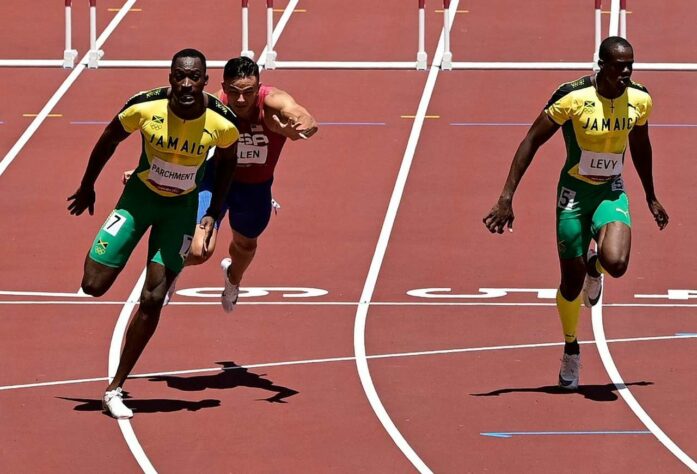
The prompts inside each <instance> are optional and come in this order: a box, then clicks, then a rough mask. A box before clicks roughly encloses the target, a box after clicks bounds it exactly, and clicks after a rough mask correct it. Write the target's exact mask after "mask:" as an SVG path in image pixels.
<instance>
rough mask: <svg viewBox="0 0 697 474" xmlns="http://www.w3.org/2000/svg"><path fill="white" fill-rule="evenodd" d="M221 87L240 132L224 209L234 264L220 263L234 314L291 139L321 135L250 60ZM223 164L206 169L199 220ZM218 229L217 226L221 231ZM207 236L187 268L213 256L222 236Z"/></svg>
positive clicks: (227, 73) (235, 64) (239, 61)
mask: <svg viewBox="0 0 697 474" xmlns="http://www.w3.org/2000/svg"><path fill="white" fill-rule="evenodd" d="M222 86H223V89H222V90H221V91H219V92H218V97H219V98H220V99H221V100H222V101H223V103H225V104H226V105H228V106H229V107H230V108H231V109H232V111H233V112H234V113H235V115H236V116H237V119H238V122H237V123H238V128H239V129H240V141H239V145H238V151H237V167H236V168H235V172H234V174H233V178H232V185H231V186H230V191H229V193H228V195H227V198H226V201H225V206H224V209H223V213H224V212H225V208H227V209H228V210H229V216H228V219H229V222H230V227H231V228H232V242H231V243H230V247H229V251H230V258H225V259H223V261H222V262H221V266H222V268H223V272H224V273H225V290H224V291H223V294H222V297H221V302H222V305H223V309H224V310H225V311H226V312H230V311H232V310H233V309H234V307H235V303H237V295H238V294H239V285H240V281H241V280H242V276H243V275H244V272H245V270H246V269H247V267H249V264H250V263H251V262H252V259H253V258H254V254H255V253H256V249H257V239H258V237H259V235H261V233H262V232H263V231H264V229H265V228H266V226H267V225H268V223H269V219H270V217H271V208H272V205H271V184H272V183H273V174H274V168H275V167H276V163H277V162H278V158H279V157H280V154H281V149H282V148H283V145H284V143H285V141H286V138H290V139H291V140H298V139H308V138H310V137H311V136H312V135H314V134H315V133H316V132H317V123H316V122H315V119H314V118H313V117H312V115H310V113H309V112H308V111H307V110H306V109H305V108H304V107H302V106H300V105H299V104H297V103H296V102H295V100H294V99H293V98H292V97H291V96H290V95H289V94H288V93H286V92H284V91H282V90H280V89H276V88H275V87H271V86H267V85H261V84H260V83H259V66H257V64H256V63H255V62H254V61H252V60H251V59H249V58H247V57H239V58H234V59H231V60H230V61H228V62H227V64H226V65H225V69H224V71H223V82H222ZM219 164H220V161H219V160H218V159H217V158H216V157H215V156H214V157H213V158H212V159H211V160H209V161H208V163H207V165H206V170H205V176H204V178H203V182H202V183H201V189H200V192H199V206H198V214H199V217H201V216H202V215H203V214H204V213H205V212H206V209H207V208H208V207H209V205H210V201H211V190H212V189H213V183H214V182H216V181H217V180H218V179H220V178H219V176H218V174H219V173H220V168H219ZM221 219H222V216H221ZM219 223H220V222H219V221H218V222H217V223H216V228H217V226H218V225H219ZM207 235H208V234H207V230H206V229H205V228H204V227H203V226H202V225H199V226H198V228H197V229H196V232H195V234H194V240H193V242H192V245H191V253H190V254H189V258H188V259H187V265H198V264H200V263H203V262H205V261H206V260H208V258H209V257H210V255H211V254H212V253H213V250H214V249H215V242H216V235H217V231H216V230H215V229H214V230H213V233H212V235H211V237H210V241H207ZM173 292H174V285H172V287H171V288H170V295H171V294H172V293H173Z"/></svg>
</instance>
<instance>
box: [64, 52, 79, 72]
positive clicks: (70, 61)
mask: <svg viewBox="0 0 697 474" xmlns="http://www.w3.org/2000/svg"><path fill="white" fill-rule="evenodd" d="M75 59H77V50H76V49H66V50H65V51H63V68H64V69H72V68H74V67H75Z"/></svg>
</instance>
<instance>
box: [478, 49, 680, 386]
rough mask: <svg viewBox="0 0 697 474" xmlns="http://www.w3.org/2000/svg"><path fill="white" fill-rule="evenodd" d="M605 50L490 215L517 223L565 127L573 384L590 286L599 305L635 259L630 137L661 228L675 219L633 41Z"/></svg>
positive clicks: (564, 370) (548, 114)
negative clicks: (657, 177)
mask: <svg viewBox="0 0 697 474" xmlns="http://www.w3.org/2000/svg"><path fill="white" fill-rule="evenodd" d="M599 56H600V60H599V61H598V66H600V70H599V71H598V73H597V74H596V75H594V76H585V77H582V78H580V79H578V80H576V81H573V82H569V83H566V84H562V85H561V86H560V87H559V89H557V91H556V92H555V93H554V95H553V96H552V98H551V99H550V101H549V102H548V104H547V106H546V107H545V109H544V110H543V111H542V113H540V115H539V116H538V117H537V119H536V120H535V122H534V123H533V124H532V126H531V127H530V130H529V131H528V134H527V136H526V137H525V139H524V140H523V142H522V143H521V144H520V146H519V147H518V150H517V151H516V153H515V156H514V157H513V163H512V164H511V169H510V171H509V173H508V178H507V179H506V183H505V185H504V187H503V191H502V193H501V196H500V197H499V200H498V202H497V203H496V205H494V207H493V208H492V209H491V211H490V212H489V213H488V214H487V215H486V217H485V218H484V224H485V225H486V227H487V228H488V229H489V231H491V232H492V233H494V232H497V233H499V234H501V233H503V230H504V228H505V227H506V226H508V228H509V230H512V229H513V219H514V215H513V205H512V203H513V194H514V193H515V190H516V188H517V187H518V183H519V182H520V180H521V178H522V177H523V174H524V173H525V170H526V169H527V168H528V166H529V165H530V163H531V161H532V159H533V157H534V156H535V153H536V152H537V150H538V148H539V147H540V146H541V145H542V144H544V143H545V142H547V140H549V139H550V138H551V137H552V135H554V133H555V132H556V131H557V130H558V129H559V128H560V127H561V128H562V129H563V132H564V141H565V142H566V149H567V156H566V163H565V164H564V167H563V169H562V171H561V177H560V179H559V184H558V188H557V196H558V200H557V206H556V207H557V250H558V254H559V261H560V266H561V284H560V285H559V291H557V310H558V311H559V316H560V318H561V323H562V328H563V330H564V340H565V341H566V344H565V346H564V355H563V358H562V363H561V370H560V372H559V386H560V387H563V388H566V389H570V390H573V389H576V388H577V387H578V381H579V368H580V353H579V345H578V341H577V340H576V328H577V325H578V318H579V312H580V306H581V296H580V295H581V293H582V290H583V299H584V303H585V305H586V306H588V307H590V306H592V305H594V304H596V303H597V302H598V300H599V298H600V292H601V289H602V287H601V284H602V278H601V273H604V272H607V273H609V274H610V275H611V276H613V277H615V278H618V277H621V276H622V275H624V273H625V272H626V271H627V265H628V263H629V251H630V244H631V218H630V215H629V201H628V199H627V195H626V194H625V192H624V186H623V183H622V176H621V173H622V168H623V163H624V153H625V151H626V147H627V137H629V148H630V150H631V154H632V162H633V163H634V167H635V168H636V170H637V173H638V175H639V178H640V179H641V184H642V186H643V188H644V192H645V194H646V202H647V204H648V207H649V210H650V211H651V214H653V217H654V219H655V221H656V224H658V228H659V229H661V230H663V229H664V228H665V227H666V225H668V214H667V213H666V211H665V210H664V209H663V206H662V205H661V204H660V203H659V202H658V199H657V198H656V194H655V192H654V188H653V174H652V152H651V141H650V140H649V125H648V118H649V114H650V113H651V107H652V102H651V97H650V96H649V93H648V91H647V90H646V88H645V87H644V86H642V85H640V84H637V83H635V82H632V81H631V80H630V77H631V75H632V66H633V64H634V52H633V49H632V46H631V45H630V44H629V43H628V42H627V41H626V40H625V39H623V38H620V37H617V36H613V37H610V38H607V39H605V40H604V41H603V42H602V44H601V45H600V50H599ZM591 238H593V239H594V240H595V241H596V242H597V245H598V251H597V254H596V252H595V250H593V249H590V250H589V249H588V247H589V244H590V241H591ZM587 250H588V253H587V254H586V251H587ZM584 280H585V283H584Z"/></svg>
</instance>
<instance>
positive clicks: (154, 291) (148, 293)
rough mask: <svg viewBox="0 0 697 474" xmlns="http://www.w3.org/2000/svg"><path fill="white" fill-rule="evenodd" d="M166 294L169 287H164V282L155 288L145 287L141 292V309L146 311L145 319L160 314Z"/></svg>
mask: <svg viewBox="0 0 697 474" xmlns="http://www.w3.org/2000/svg"><path fill="white" fill-rule="evenodd" d="M166 294H167V288H165V287H164V284H163V285H158V286H157V287H155V288H143V291H142V292H141V294H140V309H141V310H142V312H143V313H144V316H145V318H144V319H147V318H148V317H153V316H154V317H158V316H159V314H160V310H161V309H162V305H163V304H164V302H165V295H166Z"/></svg>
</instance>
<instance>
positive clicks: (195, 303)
mask: <svg viewBox="0 0 697 474" xmlns="http://www.w3.org/2000/svg"><path fill="white" fill-rule="evenodd" d="M3 304H5V305H13V304H16V305H32V304H35V305H61V304H68V305H116V306H122V305H124V304H126V301H103V300H88V301H84V300H83V301H79V300H43V301H41V300H8V301H0V305H3ZM169 304H170V306H220V302H219V301H172V302H170V303H169ZM237 304H238V305H242V306H247V305H250V306H286V305H287V306H356V305H358V304H359V303H358V302H356V301H240V302H238V303H237ZM370 305H371V306H482V307H486V306H509V307H510V306H513V307H515V306H520V307H540V306H549V307H552V306H556V304H555V303H490V302H481V303H476V302H473V301H467V302H465V301H452V302H446V301H371V302H370ZM604 307H605V308H696V307H697V303H675V304H670V303H666V304H661V303H610V304H606V305H604ZM502 316H504V315H502ZM492 317H494V316H492Z"/></svg>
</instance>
